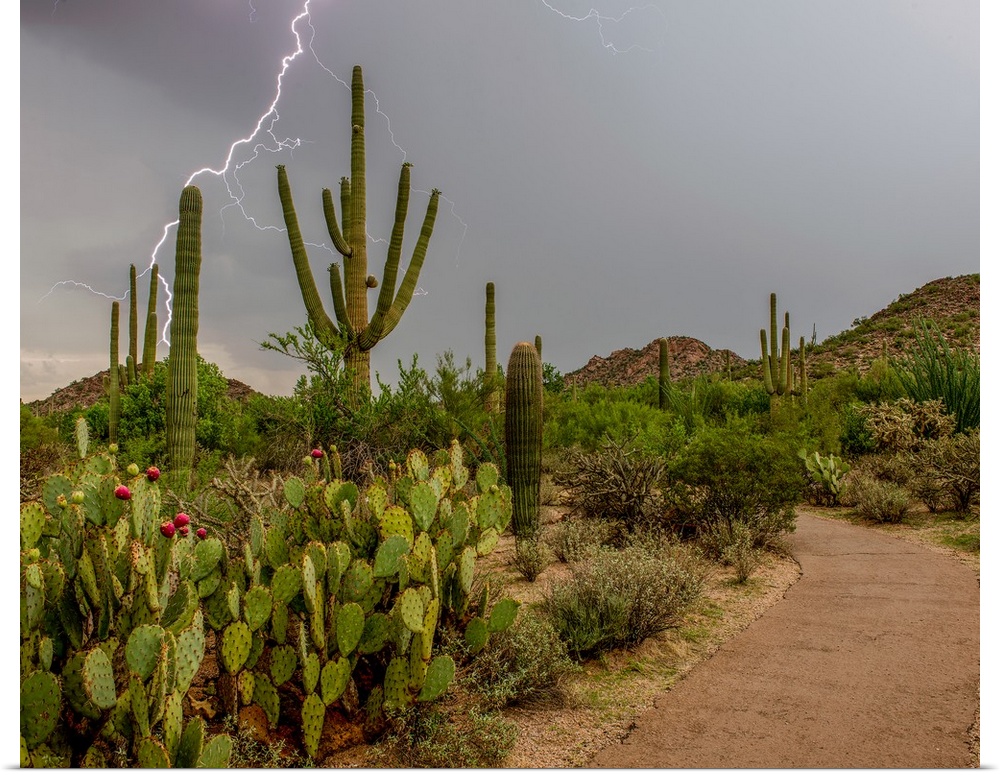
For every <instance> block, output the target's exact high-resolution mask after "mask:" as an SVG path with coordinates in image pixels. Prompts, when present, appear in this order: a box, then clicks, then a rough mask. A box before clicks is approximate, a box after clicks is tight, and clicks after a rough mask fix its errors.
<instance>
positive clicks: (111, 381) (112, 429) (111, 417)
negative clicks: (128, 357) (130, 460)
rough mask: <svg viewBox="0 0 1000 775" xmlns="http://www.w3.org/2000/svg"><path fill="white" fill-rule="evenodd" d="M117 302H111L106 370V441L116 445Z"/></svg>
mask: <svg viewBox="0 0 1000 775" xmlns="http://www.w3.org/2000/svg"><path fill="white" fill-rule="evenodd" d="M118 315H119V308H118V302H117V301H113V302H111V361H110V366H109V368H108V441H109V442H111V443H112V444H117V443H118V420H119V419H121V414H122V405H121V393H120V392H119V389H118V388H119V385H118Z"/></svg>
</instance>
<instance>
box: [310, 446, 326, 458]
mask: <svg viewBox="0 0 1000 775" xmlns="http://www.w3.org/2000/svg"><path fill="white" fill-rule="evenodd" d="M309 454H310V455H312V456H313V458H315V459H316V460H319V459H320V458H321V457H323V450H321V449H314V450H313V451H312V452H310V453H309Z"/></svg>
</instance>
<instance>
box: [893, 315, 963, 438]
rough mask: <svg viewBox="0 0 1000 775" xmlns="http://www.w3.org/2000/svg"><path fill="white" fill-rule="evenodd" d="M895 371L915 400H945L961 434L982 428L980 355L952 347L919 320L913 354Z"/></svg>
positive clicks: (899, 361)
mask: <svg viewBox="0 0 1000 775" xmlns="http://www.w3.org/2000/svg"><path fill="white" fill-rule="evenodd" d="M892 369H893V372H894V373H895V374H896V377H897V378H898V380H899V382H900V384H901V385H902V388H903V391H904V392H905V394H906V395H907V396H909V397H910V398H911V399H912V400H913V401H916V402H925V401H932V400H935V399H940V400H941V401H943V402H944V406H945V408H946V410H947V411H948V413H949V414H951V415H952V416H953V417H954V419H955V430H956V431H957V432H959V433H961V432H963V431H966V430H970V429H972V428H978V427H979V354H978V353H975V352H972V351H971V350H964V349H952V348H951V347H949V345H948V342H947V340H946V339H945V338H944V336H943V335H942V334H941V332H940V331H939V330H938V328H937V326H935V325H934V324H933V323H932V322H930V321H923V320H921V321H919V323H918V325H917V327H916V339H915V341H914V343H913V345H912V347H911V348H910V351H909V353H908V354H907V355H906V356H904V357H902V358H899V359H896V360H894V361H892Z"/></svg>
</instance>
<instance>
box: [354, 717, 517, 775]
mask: <svg viewBox="0 0 1000 775" xmlns="http://www.w3.org/2000/svg"><path fill="white" fill-rule="evenodd" d="M391 722H392V729H391V730H390V733H389V734H388V735H387V737H386V739H385V740H383V741H382V742H380V743H379V744H378V745H376V746H375V749H374V755H373V761H372V762H371V763H372V764H373V765H374V766H377V767H385V768H388V767H392V768H404V769H413V768H418V767H419V768H436V769H465V768H496V767H501V766H503V762H504V760H505V759H506V758H507V756H508V755H509V754H510V752H511V751H512V750H513V748H514V743H515V741H516V740H517V725H516V724H515V723H514V722H512V721H507V720H506V719H504V718H503V716H501V715H500V714H499V713H483V712H481V711H479V710H476V709H471V710H469V711H467V712H462V713H460V714H459V713H456V714H448V713H447V712H445V711H442V710H438V709H436V708H424V707H420V706H417V707H414V708H409V709H407V710H406V711H404V712H402V713H399V714H394V716H393V718H392V719H391Z"/></svg>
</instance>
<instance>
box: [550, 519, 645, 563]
mask: <svg viewBox="0 0 1000 775" xmlns="http://www.w3.org/2000/svg"><path fill="white" fill-rule="evenodd" d="M626 532H627V530H626V528H625V527H624V525H621V524H620V523H615V522H610V521H608V520H604V519H584V518H571V519H564V520H563V521H562V522H559V523H558V524H557V525H555V526H554V527H553V529H552V530H550V531H549V533H548V534H547V536H546V542H547V543H548V545H549V546H550V547H551V548H552V551H553V552H554V553H555V555H556V557H557V558H558V559H559V560H560V561H561V562H570V563H572V562H579V561H580V560H583V559H584V558H586V557H587V556H588V555H589V554H590V553H591V551H592V550H593V549H595V548H597V547H598V546H605V545H606V546H621V545H622V541H623V536H624V535H625V533H626Z"/></svg>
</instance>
